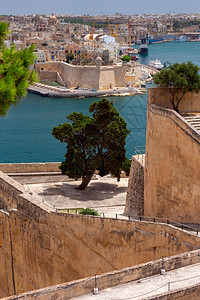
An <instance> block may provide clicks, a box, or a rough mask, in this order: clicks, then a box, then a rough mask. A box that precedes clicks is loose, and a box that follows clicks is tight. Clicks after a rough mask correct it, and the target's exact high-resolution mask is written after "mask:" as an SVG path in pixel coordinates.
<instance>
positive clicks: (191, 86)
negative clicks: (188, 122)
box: [153, 61, 200, 112]
mask: <svg viewBox="0 0 200 300" xmlns="http://www.w3.org/2000/svg"><path fill="white" fill-rule="evenodd" d="M153 79H154V83H155V84H157V85H159V86H160V87H164V88H167V89H168V90H169V92H170V94H171V99H170V102H171V104H172V106H173V109H174V110H175V111H177V112H179V104H180V102H181V100H182V99H183V96H184V95H185V94H186V93H187V92H196V93H198V92H199V90H200V75H199V67H198V66H197V65H194V64H193V63H192V62H190V61H189V62H187V63H181V64H178V63H175V64H173V65H170V66H169V67H168V68H164V69H162V70H161V71H160V72H159V73H156V74H155V75H154V76H153Z"/></svg>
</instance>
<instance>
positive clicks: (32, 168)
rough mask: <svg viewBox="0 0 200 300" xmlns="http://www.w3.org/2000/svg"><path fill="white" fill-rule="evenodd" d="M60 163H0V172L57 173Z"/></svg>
mask: <svg viewBox="0 0 200 300" xmlns="http://www.w3.org/2000/svg"><path fill="white" fill-rule="evenodd" d="M60 164H61V163H60V162H53V163H15V164H11V163H7V164H1V163H0V171H1V172H4V173H37V172H59V171H60V169H59V168H58V167H59V166H60Z"/></svg>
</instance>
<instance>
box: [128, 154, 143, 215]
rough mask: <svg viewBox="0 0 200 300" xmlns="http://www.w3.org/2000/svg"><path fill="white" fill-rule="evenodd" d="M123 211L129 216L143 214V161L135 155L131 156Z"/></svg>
mask: <svg viewBox="0 0 200 300" xmlns="http://www.w3.org/2000/svg"><path fill="white" fill-rule="evenodd" d="M144 157H145V155H143V158H144ZM124 213H125V214H126V215H131V216H143V215H144V163H143V160H142V159H141V158H140V156H137V155H135V156H133V157H132V162H131V171H130V176H129V181H128V190H127V194H126V206H125V210H124Z"/></svg>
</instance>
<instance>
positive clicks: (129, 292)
mask: <svg viewBox="0 0 200 300" xmlns="http://www.w3.org/2000/svg"><path fill="white" fill-rule="evenodd" d="M168 282H170V291H172V290H177V289H183V288H186V287H189V286H192V285H195V284H199V283H200V264H195V265H190V266H187V267H183V268H179V269H176V270H173V271H170V272H167V274H166V275H160V274H158V275H155V276H151V277H146V278H143V279H140V280H137V281H133V282H129V283H126V284H122V285H119V286H116V287H112V288H108V289H105V290H102V291H99V294H98V295H93V294H87V295H83V296H80V297H75V298H72V299H74V300H90V299H96V300H105V299H106V300H131V299H133V300H134V299H136V300H139V299H140V300H142V299H143V300H144V299H151V297H153V296H156V295H160V294H163V293H166V292H167V291H168V288H169V285H168ZM97 288H98V279H97Z"/></svg>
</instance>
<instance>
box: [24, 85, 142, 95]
mask: <svg viewBox="0 0 200 300" xmlns="http://www.w3.org/2000/svg"><path fill="white" fill-rule="evenodd" d="M27 90H28V91H29V92H31V93H35V94H39V95H41V96H45V97H52V98H89V97H108V96H129V95H130V96H131V95H141V94H144V93H145V92H146V89H145V88H130V87H128V88H123V89H113V90H96V91H95V90H78V89H77V90H74V89H67V88H64V87H52V86H47V85H45V84H41V83H36V84H34V85H30V86H29V87H28V89H27Z"/></svg>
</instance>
